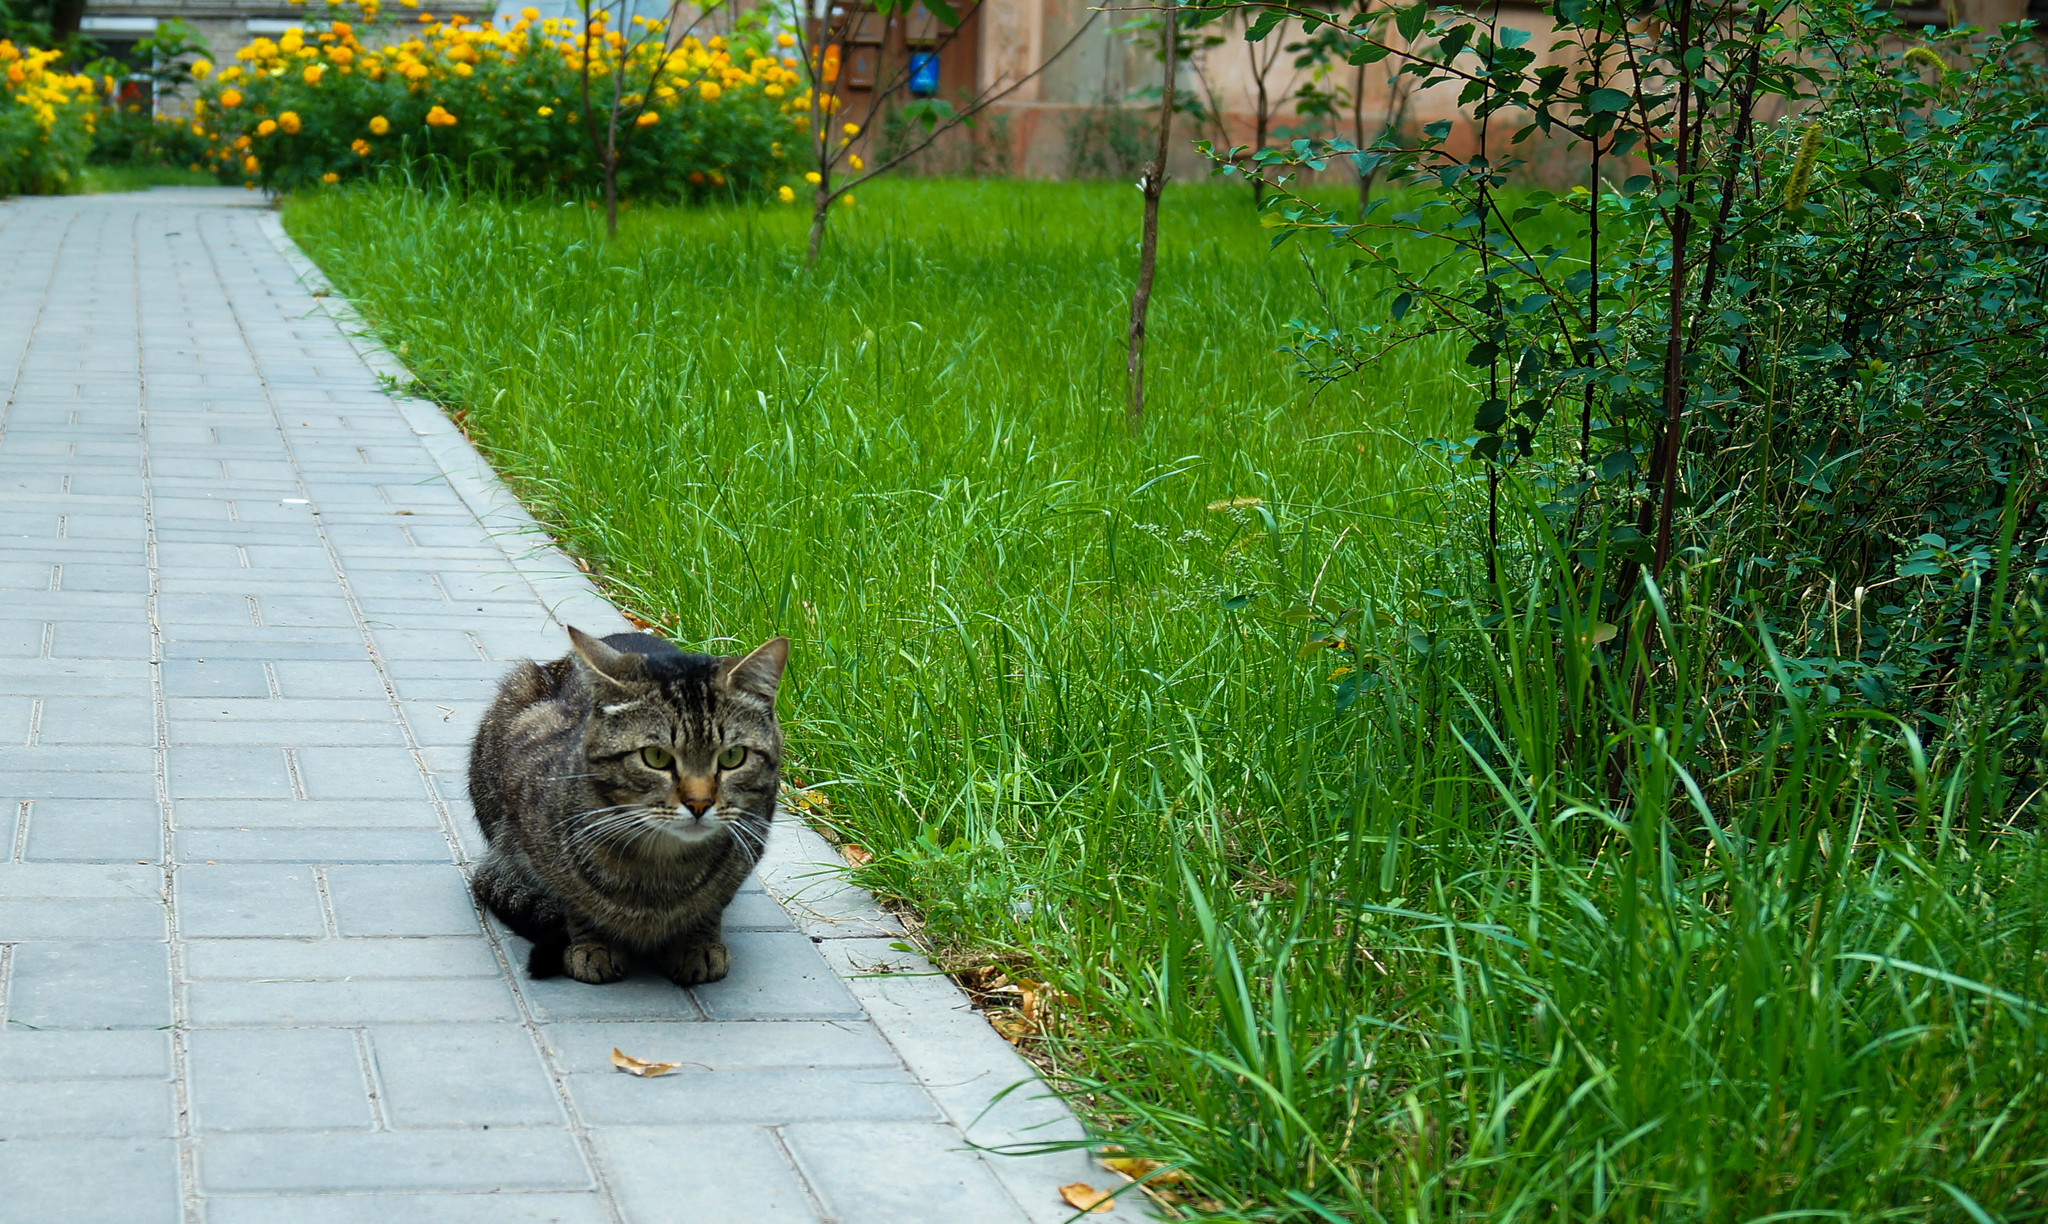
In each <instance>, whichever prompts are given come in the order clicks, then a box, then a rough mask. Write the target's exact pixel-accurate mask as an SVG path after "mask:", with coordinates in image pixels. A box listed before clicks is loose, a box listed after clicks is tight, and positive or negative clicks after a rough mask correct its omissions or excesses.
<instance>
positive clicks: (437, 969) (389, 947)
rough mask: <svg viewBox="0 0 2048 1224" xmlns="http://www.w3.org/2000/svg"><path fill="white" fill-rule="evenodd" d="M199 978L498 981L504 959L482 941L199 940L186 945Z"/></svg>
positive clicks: (192, 972) (188, 964)
mask: <svg viewBox="0 0 2048 1224" xmlns="http://www.w3.org/2000/svg"><path fill="white" fill-rule="evenodd" d="M185 973H186V975H187V976H188V977H189V978H191V979H193V980H202V979H209V978H212V979H219V980H224V981H245V982H246V981H256V980H259V979H263V978H282V979H297V980H303V981H323V980H324V981H346V980H349V979H354V978H428V979H438V978H462V977H481V978H492V979H496V978H497V977H498V974H499V964H498V958H497V957H496V956H494V955H492V953H491V949H490V945H489V944H487V943H485V942H484V941H482V940H479V939H456V938H429V939H195V940H191V941H189V942H188V943H186V945H185Z"/></svg>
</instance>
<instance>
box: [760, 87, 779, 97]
mask: <svg viewBox="0 0 2048 1224" xmlns="http://www.w3.org/2000/svg"><path fill="white" fill-rule="evenodd" d="M761 92H762V93H764V94H767V95H768V96H769V97H771V98H779V97H781V96H782V94H783V88H782V86H780V85H770V86H769V87H768V88H766V89H764V90H762V91H761Z"/></svg>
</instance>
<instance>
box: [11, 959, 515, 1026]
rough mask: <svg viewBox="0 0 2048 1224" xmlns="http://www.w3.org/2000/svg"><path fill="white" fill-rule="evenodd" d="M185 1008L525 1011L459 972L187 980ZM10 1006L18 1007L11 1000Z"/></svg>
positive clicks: (503, 1016)
mask: <svg viewBox="0 0 2048 1224" xmlns="http://www.w3.org/2000/svg"><path fill="white" fill-rule="evenodd" d="M19 955H20V953H19V952H18V951H17V952H16V956H17V957H19ZM185 1009H186V1015H187V1018H188V1019H189V1021H190V1022H191V1023H192V1024H193V1025H195V1026H200V1027H212V1028H220V1027H233V1026H238V1025H312V1024H454V1023H459V1022H462V1021H468V1020H516V1019H518V1018H519V1008H518V1005H517V1004H516V1003H514V1002H513V999H512V992H511V991H510V990H509V989H507V988H506V985H505V982H504V981H503V980H502V979H497V978H453V979H447V980H442V981H437V982H435V983H434V985H433V986H432V988H431V989H428V988H424V987H422V986H421V984H420V983H419V982H417V981H406V980H403V979H388V980H375V979H357V980H354V981H333V982H323V981H279V980H269V981H265V980H252V981H245V982H215V981H195V982H192V983H190V984H188V985H187V986H186V987H185ZM8 1014H9V1016H10V1018H11V1017H12V1016H13V1015H14V1011H13V1009H12V1008H10V1009H9V1013H8Z"/></svg>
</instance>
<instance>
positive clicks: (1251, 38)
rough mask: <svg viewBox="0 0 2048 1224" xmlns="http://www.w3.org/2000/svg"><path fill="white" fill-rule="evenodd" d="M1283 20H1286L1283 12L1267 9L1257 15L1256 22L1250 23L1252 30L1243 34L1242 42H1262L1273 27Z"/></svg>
mask: <svg viewBox="0 0 2048 1224" xmlns="http://www.w3.org/2000/svg"><path fill="white" fill-rule="evenodd" d="M1285 20H1287V14H1286V13H1285V12H1282V11H1279V10H1276V9H1267V10H1266V11H1265V12H1263V13H1260V14H1259V18H1258V20H1257V21H1254V22H1252V28H1251V29H1249V30H1246V31H1245V32H1244V40H1245V41H1246V42H1264V41H1265V39H1266V35H1268V34H1271V33H1272V32H1273V27H1274V26H1277V25H1279V24H1280V23H1281V22H1283V21H1285Z"/></svg>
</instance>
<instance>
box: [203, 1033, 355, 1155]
mask: <svg viewBox="0 0 2048 1224" xmlns="http://www.w3.org/2000/svg"><path fill="white" fill-rule="evenodd" d="M186 1051H187V1053H186V1059H187V1067H186V1076H187V1079H188V1081H189V1082H190V1084H191V1092H192V1110H193V1123H194V1125H195V1126H196V1127H197V1128H198V1129H200V1130H202V1131H251V1130H260V1131H281V1130H302V1131H334V1130H352V1129H354V1130H369V1129H370V1128H371V1127H372V1126H373V1125H375V1123H376V1120H377V1117H376V1111H375V1110H374V1109H373V1108H372V1107H371V1104H370V1087H369V1085H368V1083H367V1082H366V1081H365V1080H364V1078H363V1060H362V1054H361V1051H359V1050H358V1049H357V1048H356V1035H355V1034H354V1033H352V1032H350V1031H348V1030H346V1029H317V1028H308V1029H199V1030H195V1031H193V1032H192V1033H190V1034H188V1035H187V1037H186Z"/></svg>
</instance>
